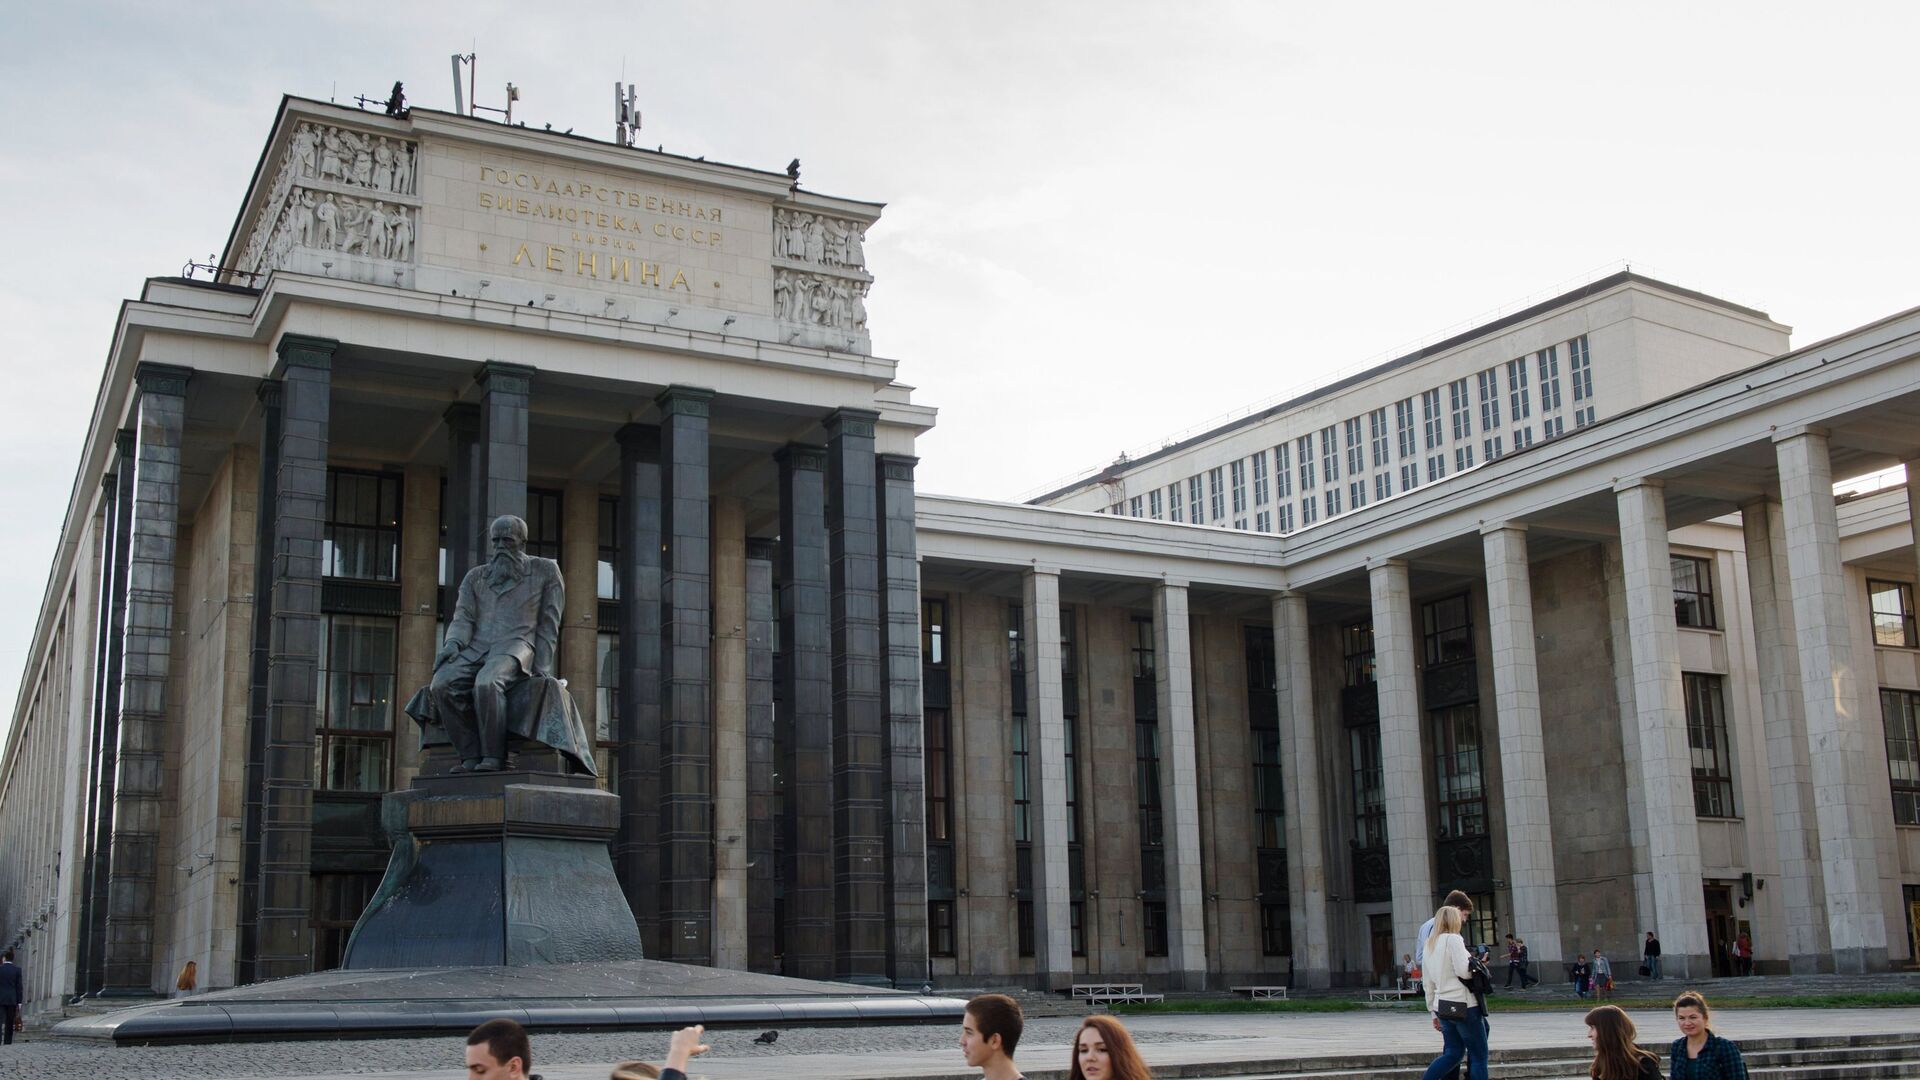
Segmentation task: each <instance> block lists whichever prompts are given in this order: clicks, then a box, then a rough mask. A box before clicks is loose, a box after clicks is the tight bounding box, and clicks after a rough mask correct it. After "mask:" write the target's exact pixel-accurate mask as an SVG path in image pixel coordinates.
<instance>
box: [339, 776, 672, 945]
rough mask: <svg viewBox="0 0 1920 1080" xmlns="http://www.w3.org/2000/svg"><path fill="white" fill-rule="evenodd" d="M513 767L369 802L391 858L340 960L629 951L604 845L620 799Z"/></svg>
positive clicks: (634, 939)
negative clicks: (520, 777)
mask: <svg viewBox="0 0 1920 1080" xmlns="http://www.w3.org/2000/svg"><path fill="white" fill-rule="evenodd" d="M515 779H517V777H516V776H515V774H513V773H477V774H468V775H462V776H448V777H433V778H431V779H427V780H423V781H416V782H415V785H414V787H413V788H411V789H410V790H407V791H400V792H394V793H392V794H390V795H388V796H387V797H386V800H385V802H384V803H383V804H382V807H381V817H382V821H383V823H384V825H385V827H386V829H387V832H388V835H389V836H390V837H391V838H392V840H393V860H392V862H390V863H389V864H388V866H387V875H386V877H385V879H384V880H382V881H381V883H380V888H379V890H378V891H377V892H376V893H375V894H374V897H373V900H372V901H371V902H370V903H368V905H367V910H366V912H365V913H364V914H362V915H361V916H360V922H359V925H357V926H355V927H354V931H353V938H352V940H350V941H349V942H348V943H347V952H346V957H345V959H344V960H343V961H342V964H341V966H342V967H345V968H348V969H352V970H374V969H390V968H464V967H485V966H489V965H499V964H504V965H524V964H568V963H580V962H585V961H590V960H639V959H641V949H640V934H639V931H638V929H637V928H636V926H635V924H634V920H633V912H632V910H631V909H629V908H628V907H627V901H626V897H625V896H624V895H623V894H622V893H621V890H620V883H619V881H618V880H616V879H615V877H614V874H613V862H612V860H611V858H610V857H609V855H608V852H607V844H608V842H609V841H610V840H612V839H613V836H614V833H615V831H616V830H617V828H618V825H619V820H620V800H619V799H618V798H617V797H616V796H613V795H610V794H608V793H606V792H604V791H599V790H595V789H593V788H578V787H560V786H554V785H550V784H540V783H514V782H512V781H513V780H515Z"/></svg>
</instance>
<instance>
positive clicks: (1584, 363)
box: [1567, 334, 1593, 424]
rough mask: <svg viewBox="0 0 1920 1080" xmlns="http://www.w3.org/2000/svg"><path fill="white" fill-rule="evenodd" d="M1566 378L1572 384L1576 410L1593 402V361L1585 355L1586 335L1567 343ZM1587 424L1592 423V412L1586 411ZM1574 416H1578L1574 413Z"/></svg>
mask: <svg viewBox="0 0 1920 1080" xmlns="http://www.w3.org/2000/svg"><path fill="white" fill-rule="evenodd" d="M1567 377H1568V379H1570V380H1571V381H1572V382H1573V404H1574V406H1575V408H1576V410H1577V409H1578V406H1579V405H1580V404H1581V403H1582V402H1591V401H1592V400H1593V361H1592V358H1591V357H1589V356H1588V355H1587V335H1585V334H1581V335H1580V336H1579V337H1577V338H1574V339H1573V340H1572V341H1569V342H1567ZM1587 413H1588V416H1587V421H1586V422H1587V423H1589V424H1591V423H1593V417H1592V410H1591V409H1589V410H1587ZM1576 415H1578V413H1577V411H1576Z"/></svg>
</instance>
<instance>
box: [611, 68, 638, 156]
mask: <svg viewBox="0 0 1920 1080" xmlns="http://www.w3.org/2000/svg"><path fill="white" fill-rule="evenodd" d="M639 137H640V101H639V98H637V97H636V96H635V95H634V92H633V84H632V83H628V84H627V86H626V89H625V91H622V90H621V88H620V83H619V82H618V80H616V81H615V82H614V84H613V138H614V141H615V142H617V143H619V144H620V145H621V146H632V145H633V144H634V141H635V140H636V139H638V138H639Z"/></svg>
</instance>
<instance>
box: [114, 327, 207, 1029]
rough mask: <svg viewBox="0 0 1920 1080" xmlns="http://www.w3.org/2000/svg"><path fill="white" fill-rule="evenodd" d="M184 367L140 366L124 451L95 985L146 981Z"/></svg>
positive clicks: (137, 987)
mask: <svg viewBox="0 0 1920 1080" xmlns="http://www.w3.org/2000/svg"><path fill="white" fill-rule="evenodd" d="M192 374H193V373H192V372H191V371H188V370H187V369H185V368H176V367H166V366H163V365H160V364H141V365H140V366H139V367H138V368H137V369H135V371H134V380H135V381H136V382H137V383H138V384H139V388H140V401H139V404H138V405H137V406H136V409H137V419H136V421H135V424H134V434H135V438H136V440H137V446H136V448H135V451H134V455H135V458H136V459H137V464H136V465H135V466H134V474H133V532H132V536H131V538H130V541H129V544H130V546H129V549H128V563H127V607H126V628H125V632H124V634H123V635H122V641H123V643H124V644H123V645H122V650H123V651H122V656H121V664H122V670H121V677H120V738H119V751H118V754H117V755H116V758H115V762H114V770H115V774H116V778H115V781H114V792H113V839H112V843H111V845H110V849H109V855H108V867H109V869H108V877H107V940H106V951H105V953H104V959H105V973H104V974H105V980H104V986H103V990H104V991H105V992H106V993H109V994H114V993H119V994H146V993H150V992H151V991H152V987H153V905H154V882H155V871H156V868H155V865H154V863H155V859H156V857H157V855H156V853H157V851H158V848H159V843H160V819H161V816H162V812H163V809H164V808H163V807H162V806H161V795H162V780H163V777H164V766H165V761H164V756H165V745H166V725H167V675H168V670H169V668H170V666H171V663H172V652H173V579H174V573H173V560H174V555H175V553H176V551H177V549H178V546H179V543H178V541H179V518H180V450H181V441H182V438H183V436H184V434H185V430H186V420H187V379H188V378H189V377H190V376H191V375H192Z"/></svg>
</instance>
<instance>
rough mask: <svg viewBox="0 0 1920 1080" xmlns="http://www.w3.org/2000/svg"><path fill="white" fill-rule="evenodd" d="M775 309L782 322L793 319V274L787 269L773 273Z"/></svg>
mask: <svg viewBox="0 0 1920 1080" xmlns="http://www.w3.org/2000/svg"><path fill="white" fill-rule="evenodd" d="M773 310H774V311H775V312H776V313H777V314H778V315H779V316H780V319H781V321H782V322H791V321H792V320H793V275H792V274H789V273H788V272H786V271H785V270H781V271H777V272H776V273H775V274H774V275H773Z"/></svg>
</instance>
